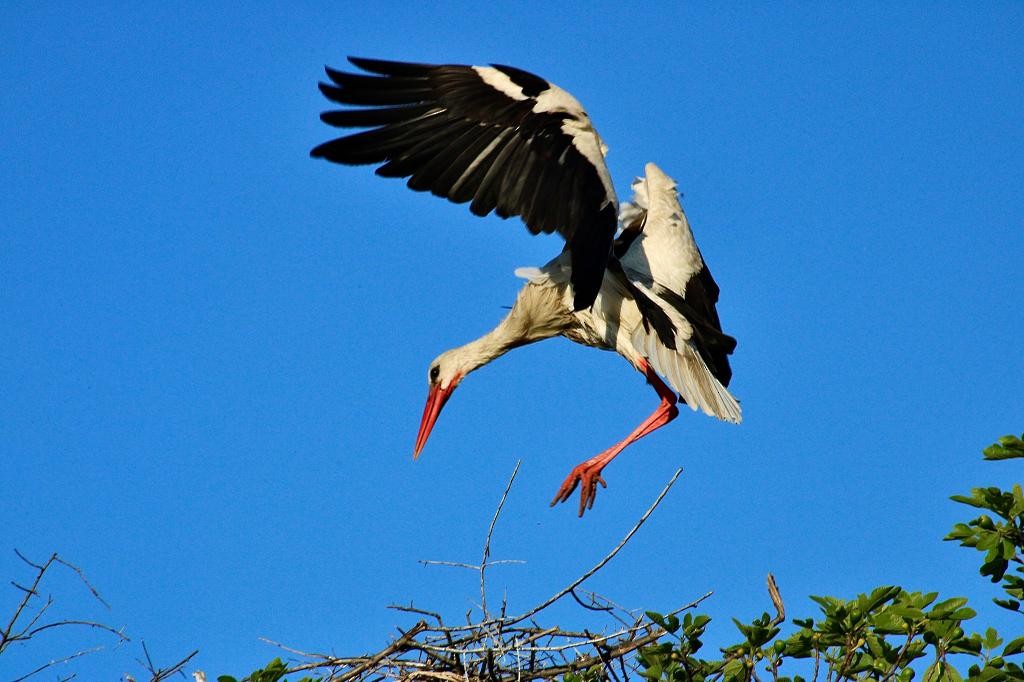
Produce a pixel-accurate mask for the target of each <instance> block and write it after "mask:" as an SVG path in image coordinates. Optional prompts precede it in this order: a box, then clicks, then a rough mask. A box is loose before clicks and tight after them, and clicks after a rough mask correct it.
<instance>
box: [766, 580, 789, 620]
mask: <svg viewBox="0 0 1024 682" xmlns="http://www.w3.org/2000/svg"><path fill="white" fill-rule="evenodd" d="M768 596H769V597H771V600H772V604H773V605H774V606H775V618H772V625H778V624H779V623H781V622H782V621H784V620H786V605H785V604H783V603H782V593H780V592H779V585H778V584H777V583H776V582H775V576H774V575H772V574H771V573H769V574H768Z"/></svg>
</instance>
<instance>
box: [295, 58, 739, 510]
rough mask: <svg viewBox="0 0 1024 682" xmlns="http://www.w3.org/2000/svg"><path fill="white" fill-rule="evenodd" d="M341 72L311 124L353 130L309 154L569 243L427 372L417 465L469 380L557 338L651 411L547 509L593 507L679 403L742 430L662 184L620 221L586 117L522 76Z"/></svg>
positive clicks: (660, 178) (727, 341)
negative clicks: (611, 356)
mask: <svg viewBox="0 0 1024 682" xmlns="http://www.w3.org/2000/svg"><path fill="white" fill-rule="evenodd" d="M349 62H350V63H351V64H352V65H353V66H355V67H357V68H358V69H360V70H361V71H362V73H349V72H345V71H337V70H334V69H331V68H327V70H326V71H327V76H328V78H329V80H330V82H322V83H320V91H321V92H322V93H323V94H324V95H325V96H326V97H327V98H328V99H329V100H331V101H332V102H336V103H338V104H341V105H344V106H343V107H342V108H341V109H336V110H332V111H325V112H324V113H322V114H321V115H320V118H321V119H322V120H323V121H324V123H327V124H328V125H331V126H334V127H337V128H356V129H360V128H361V129H363V130H361V131H358V132H352V133H350V134H347V135H343V136H342V137H338V138H336V139H333V140H330V141H328V142H325V143H323V144H321V145H319V146H317V147H315V148H314V149H313V150H312V151H311V152H310V155H311V156H313V157H316V158H323V159H327V160H328V161H333V162H335V163H341V164H347V165H362V164H375V165H377V169H376V173H377V175H381V176H384V177H398V178H408V182H407V185H408V186H409V188H411V189H414V190H417V191H429V192H431V193H433V194H435V195H437V196H440V197H446V198H448V199H449V200H451V201H453V202H455V203H459V204H462V203H467V202H468V203H469V209H470V211H472V212H473V213H474V214H475V215H478V216H485V215H487V214H489V213H491V212H492V211H493V212H494V213H496V214H497V215H498V216H500V217H502V218H509V217H512V216H519V217H520V218H521V219H522V221H523V222H524V223H525V224H526V227H527V229H528V230H529V231H530V232H531V233H533V234H538V233H541V232H545V233H551V232H557V233H559V234H560V235H562V237H564V238H565V248H564V249H563V250H562V252H561V253H560V254H559V255H558V256H557V257H555V258H554V259H553V260H552V261H551V262H549V263H547V264H546V265H544V266H543V267H541V268H523V269H519V270H517V271H516V274H517V275H519V276H521V277H523V278H524V279H525V280H526V284H525V285H524V286H523V288H522V289H521V290H520V292H519V294H518V296H517V297H516V301H515V304H514V305H513V306H512V309H511V311H510V312H509V314H508V315H507V316H506V317H505V319H503V320H502V321H501V322H500V323H499V324H498V326H496V327H495V328H494V329H493V330H492V331H490V332H488V333H487V334H485V335H484V336H482V337H480V338H479V339H476V340H474V341H471V342H469V343H467V344H465V345H464V346H460V347H458V348H453V349H451V350H448V351H446V352H444V353H442V354H441V355H439V356H438V357H437V358H436V359H435V360H434V361H433V362H432V363H430V369H429V370H428V373H427V381H428V385H429V391H428V395H427V404H426V407H425V408H424V411H423V418H422V420H421V422H420V428H419V433H418V434H417V436H416V444H415V447H414V450H413V457H414V458H415V457H418V456H419V454H420V451H421V450H422V449H423V446H424V445H425V444H426V442H427V437H428V436H429V435H430V432H431V430H432V429H433V427H434V423H435V422H436V421H437V417H438V415H439V414H440V413H441V409H442V408H443V407H444V406H445V404H446V403H447V402H448V399H449V398H450V397H451V395H452V393H453V392H454V390H455V388H456V387H457V386H458V385H459V383H460V382H462V381H463V380H464V379H465V378H466V376H468V375H469V373H470V372H472V371H474V370H476V369H478V368H480V367H482V366H484V365H486V364H487V363H489V362H491V361H492V360H494V359H496V358H498V357H500V356H501V355H504V354H505V353H507V352H508V351H510V350H512V349H513V348H516V347H518V346H522V345H525V344H528V343H533V342H535V341H540V340H542V339H547V338H551V337H554V336H563V337H566V338H568V339H570V340H572V341H575V342H577V343H580V344H583V345H585V346H590V347H593V348H599V349H602V350H613V351H615V352H617V353H618V354H619V355H621V356H622V357H624V358H625V359H626V361H627V362H629V363H630V364H631V365H632V366H633V367H634V368H635V369H636V370H637V371H638V372H640V373H641V374H642V375H643V376H644V377H645V378H646V380H647V382H648V383H649V384H650V385H651V386H652V387H653V388H654V390H655V392H656V393H657V394H658V398H659V401H660V402H659V404H658V407H657V408H656V409H655V410H654V412H653V413H652V414H651V415H650V416H648V417H647V418H646V419H644V420H643V422H641V423H640V425H639V426H637V427H636V428H635V429H634V430H633V431H632V432H631V433H630V434H629V435H628V436H626V438H625V439H623V440H622V441H620V442H619V443H616V444H615V445H613V446H612V447H610V448H608V449H607V450H605V451H604V452H602V453H600V454H598V455H596V456H594V457H591V458H590V459H588V460H586V461H584V462H582V463H580V464H579V465H577V466H576V467H574V468H573V469H572V471H571V472H570V473H569V475H568V477H566V479H565V481H564V482H563V483H562V485H561V486H560V487H559V489H558V492H557V493H556V494H555V497H554V499H553V500H552V501H551V504H552V506H553V505H555V504H556V503H559V502H566V501H567V500H569V499H570V497H571V496H572V494H573V492H574V491H575V490H576V488H580V500H579V515H580V516H582V515H583V512H584V511H585V510H587V509H590V508H591V507H593V504H594V499H595V497H596V495H597V486H598V485H599V484H600V485H601V486H605V485H606V483H605V481H604V478H603V477H602V475H601V474H602V471H603V469H604V468H605V466H606V465H607V464H608V463H609V462H611V461H612V459H614V458H615V457H616V456H617V455H618V454H619V453H620V452H622V450H623V449H624V448H625V447H626V446H628V445H629V444H631V443H633V442H635V441H637V440H639V439H640V438H642V437H644V436H646V435H647V434H649V433H651V432H652V431H654V430H655V429H658V428H660V427H662V426H664V425H665V424H667V423H669V422H670V421H672V420H673V419H675V417H676V416H677V415H678V414H679V410H678V407H677V405H676V403H677V401H678V400H681V401H682V402H683V403H685V404H686V405H689V406H690V408H691V409H693V410H695V411H696V410H698V409H699V410H701V411H703V412H704V413H706V414H708V415H711V416H713V417H718V418H719V419H723V420H725V421H729V422H734V423H739V421H740V418H741V414H740V406H739V403H738V402H737V400H736V399H735V398H734V397H733V396H732V395H731V394H730V393H729V391H728V390H727V388H726V387H727V386H728V385H729V379H730V378H731V376H732V370H731V368H730V367H729V358H728V356H729V355H730V354H731V353H732V352H733V350H734V349H735V347H736V340H735V339H734V338H733V337H731V336H729V335H727V334H725V333H724V332H723V331H722V328H721V324H720V322H719V319H718V312H717V310H716V308H715V304H716V303H717V302H718V295H719V289H718V285H717V284H716V283H715V280H714V279H712V277H711V273H710V272H709V271H708V268H707V265H706V264H705V263H704V260H703V257H702V256H701V253H700V249H698V248H697V244H696V242H695V241H694V238H693V233H692V232H691V231H690V226H689V223H688V222H687V219H686V215H685V214H684V213H683V209H682V207H681V206H680V203H679V195H678V192H677V191H676V184H675V182H674V181H673V180H672V179H671V178H670V177H668V176H667V175H666V174H665V173H663V172H662V171H661V169H659V168H658V167H657V166H655V165H654V164H653V163H648V164H647V165H646V167H645V169H644V177H642V178H637V180H636V181H635V182H634V183H633V192H634V196H633V200H632V201H631V202H629V203H626V204H623V205H622V206H621V210H620V206H619V203H618V200H617V199H616V196H615V190H614V188H613V186H612V182H611V178H610V176H609V173H608V167H607V166H606V165H605V160H604V159H605V153H606V149H607V148H606V147H605V145H604V143H603V142H602V141H601V138H600V137H599V136H598V134H597V131H596V130H595V129H594V126H593V125H592V123H591V121H590V117H589V116H588V115H587V113H586V112H585V111H584V110H583V107H582V106H581V105H580V103H579V102H578V101H577V100H576V99H575V98H574V97H573V96H572V95H570V94H569V93H568V92H566V91H565V90H562V89H561V88H559V87H558V86H556V85H554V84H552V83H549V82H548V81H546V80H544V79H543V78H540V77H539V76H535V75H533V74H532V73H528V72H526V71H523V70H521V69H517V68H514V67H511V66H501V65H497V64H495V65H492V66H462V65H450V64H449V65H431V64H413V63H406V62H396V61H384V60H378V59H363V58H356V57H350V58H349ZM620 222H621V229H619V225H620ZM616 233H617V234H616ZM666 382H667V383H666Z"/></svg>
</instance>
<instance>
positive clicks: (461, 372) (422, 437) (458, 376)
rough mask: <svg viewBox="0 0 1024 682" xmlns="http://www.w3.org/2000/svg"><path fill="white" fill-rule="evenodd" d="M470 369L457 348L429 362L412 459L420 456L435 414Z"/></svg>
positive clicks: (434, 419)
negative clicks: (421, 414) (426, 389)
mask: <svg viewBox="0 0 1024 682" xmlns="http://www.w3.org/2000/svg"><path fill="white" fill-rule="evenodd" d="M470 371H472V369H471V368H470V367H467V366H465V363H464V362H463V358H462V355H461V354H460V353H459V352H458V349H455V350H450V351H447V352H445V353H441V355H439V356H437V358H435V359H434V361H433V362H431V363H430V369H429V370H427V385H428V386H429V392H428V393H427V405H426V407H424V408H423V419H422V420H421V421H420V430H419V433H418V434H416V447H415V448H414V449H413V451H412V456H413V459H415V458H417V457H419V456H420V451H421V450H422V449H423V446H424V445H426V443H427V438H428V437H429V436H430V430H431V429H433V428H434V422H436V421H437V416H438V415H439V414H441V408H443V407H444V405H445V403H447V402H448V399H449V398H451V397H452V393H453V392H454V391H455V387H456V386H458V385H459V382H460V381H462V378H463V377H464V376H466V374H468V373H469V372H470Z"/></svg>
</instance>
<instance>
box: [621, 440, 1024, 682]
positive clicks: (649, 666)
mask: <svg viewBox="0 0 1024 682" xmlns="http://www.w3.org/2000/svg"><path fill="white" fill-rule="evenodd" d="M984 455H985V459H988V460H1005V459H1011V458H1016V457H1024V441H1022V440H1021V439H1020V438H1017V437H1015V436H1006V437H1004V438H1001V439H1000V440H999V443H997V444H995V445H992V446H991V447H989V448H986V449H985V451H984ZM953 499H954V500H955V501H957V502H960V503H963V504H967V505H970V506H972V507H976V508H979V509H983V510H985V511H986V512H988V513H987V514H983V515H981V516H979V517H978V518H976V519H974V520H973V521H970V522H968V523H966V524H963V523H960V524H957V525H956V526H955V527H954V528H953V531H952V532H951V533H950V534H949V535H948V536H947V537H946V539H947V540H959V541H960V543H961V545H964V546H967V547H975V548H976V549H978V550H979V551H982V552H985V557H984V560H983V563H982V566H981V569H980V572H981V574H982V575H983V576H986V577H990V578H991V579H992V581H993V582H999V581H1000V580H1002V581H1003V583H1002V587H1003V589H1004V591H1005V592H1006V593H1007V595H1009V596H1010V597H1011V598H1010V599H996V600H995V601H996V603H997V604H999V605H1000V606H1003V607H1004V608H1008V609H1010V610H1012V611H1017V612H1018V613H1019V612H1020V606H1021V601H1024V569H1022V566H1024V560H1022V554H1024V492H1022V490H1021V486H1020V485H1014V486H1013V487H1012V489H1011V490H1009V491H1005V490H1001V489H999V488H994V487H991V488H976V489H974V490H973V491H971V495H970V496H963V495H956V496H954V497H953ZM1011 564H1014V565H1015V572H1016V573H1018V574H1021V575H1015V574H1013V573H1009V572H1008V569H1009V566H1010V565H1011ZM811 599H812V600H813V601H814V602H816V603H817V605H818V608H819V610H820V615H819V616H818V617H817V618H794V619H793V620H792V621H791V622H792V624H793V625H795V626H796V627H797V628H798V629H797V630H796V631H795V632H793V633H791V634H789V635H788V636H785V637H782V636H780V632H781V630H780V628H779V621H780V620H781V618H776V619H772V618H770V616H769V615H768V614H767V613H764V614H762V615H761V616H760V617H759V618H757V619H755V620H753V621H751V622H750V623H743V622H740V621H738V620H735V619H734V620H733V622H734V623H735V624H736V627H737V629H738V630H739V633H740V635H741V636H742V640H741V641H740V642H739V643H737V644H733V645H731V646H727V647H724V648H722V649H721V654H722V656H721V657H714V658H703V657H701V656H700V654H699V652H700V649H701V637H702V636H703V634H704V631H705V628H706V627H707V625H708V623H709V622H710V620H711V619H710V618H709V617H708V616H705V615H691V614H689V613H688V614H686V616H684V618H683V620H682V621H680V620H679V619H678V618H676V617H674V616H672V617H663V616H661V615H659V614H657V613H651V612H649V613H648V614H647V615H648V617H649V618H650V619H651V620H652V621H653V622H654V623H657V624H658V625H660V626H661V627H662V628H663V629H665V631H666V632H667V633H668V634H669V635H671V636H672V637H673V640H674V641H660V642H658V643H656V644H654V645H652V646H649V647H646V648H644V649H642V650H641V652H640V653H639V655H638V657H637V661H638V663H639V664H640V666H641V668H642V674H643V676H644V677H645V678H646V679H647V680H649V681H650V682H660V681H664V682H690V681H694V682H705V681H707V682H718V681H719V680H720V681H721V682H758V681H760V680H761V679H762V675H763V674H764V673H767V674H768V675H770V676H771V678H772V680H774V682H805V681H806V680H807V679H810V680H818V679H824V680H827V681H828V682H833V681H835V682H838V681H839V680H879V681H884V682H890V681H891V682H909V681H910V680H913V679H914V678H915V677H917V676H918V675H920V678H921V679H922V680H923V682H961V680H963V679H965V677H966V679H967V680H970V681H971V682H974V681H977V682H1004V681H1006V682H1011V681H1016V680H1021V681H1024V668H1022V667H1021V665H1020V664H1019V663H1016V662H1012V661H1009V660H1007V659H1008V658H1010V657H1014V656H1019V655H1021V654H1022V653H1024V637H1018V638H1016V639H1013V640H1012V641H1010V642H1009V643H1004V640H1003V639H1002V638H1001V637H1000V636H999V634H998V633H997V632H996V631H995V630H994V629H993V628H987V629H985V631H984V633H977V632H975V633H971V634H968V633H967V631H966V630H965V627H966V626H967V622H968V621H970V620H972V619H973V618H975V616H976V615H977V614H976V613H975V611H974V609H972V608H970V607H968V606H967V600H966V599H964V598H961V597H954V598H951V599H943V600H939V595H938V593H936V592H927V593H924V592H910V591H907V590H905V589H903V588H901V587H897V586H885V587H879V588H876V589H874V590H872V591H871V592H870V593H866V594H860V595H857V597H855V598H853V599H849V600H844V599H839V598H837V597H811ZM951 659H955V660H956V661H957V662H960V661H963V662H964V663H966V664H968V665H969V667H968V669H967V672H966V675H964V674H963V673H961V672H960V671H959V670H958V669H957V668H956V667H955V666H954V664H953V663H954V661H953V660H951ZM783 668H785V670H786V671H787V673H788V672H790V671H792V672H793V674H792V675H791V676H789V675H783V674H782V670H783ZM797 673H801V674H797Z"/></svg>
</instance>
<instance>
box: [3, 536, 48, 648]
mask: <svg viewBox="0 0 1024 682" xmlns="http://www.w3.org/2000/svg"><path fill="white" fill-rule="evenodd" d="M14 553H15V554H17V555H18V558H20V559H21V560H22V561H24V562H25V563H26V564H28V565H29V566H31V567H33V568H35V569H36V577H35V580H33V581H32V587H30V588H29V589H27V590H25V588H21V589H22V590H24V591H25V596H24V597H22V599H21V602H19V604H18V606H17V607H16V608H15V609H14V615H13V616H11V620H10V622H9V623H7V627H5V628H4V629H3V632H0V651H3V650H4V649H5V648H6V646H7V644H8V643H9V642H10V641H11V639H12V638H11V632H12V631H13V630H14V624H15V623H17V622H18V619H19V618H21V613H22V611H24V610H25V607H26V606H28V602H29V600H31V599H32V597H33V596H34V595H36V594H38V587H39V582H40V581H41V580H42V579H43V576H44V575H45V574H46V571H47V569H48V568H50V564H52V563H53V562H54V560H55V559H56V558H57V553H56V552H54V553H53V554H52V555H51V556H50V558H49V559H48V560H47V561H46V563H45V564H43V565H42V566H40V565H39V564H36V563H33V562H31V561H29V560H28V559H27V558H25V555H24V554H22V553H21V552H19V551H18V550H17V549H15V550H14Z"/></svg>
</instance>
